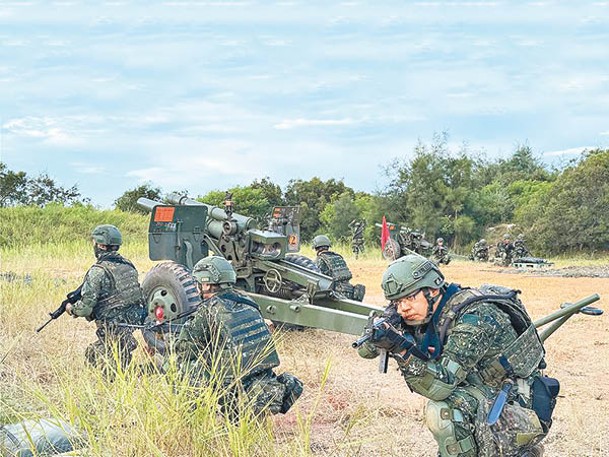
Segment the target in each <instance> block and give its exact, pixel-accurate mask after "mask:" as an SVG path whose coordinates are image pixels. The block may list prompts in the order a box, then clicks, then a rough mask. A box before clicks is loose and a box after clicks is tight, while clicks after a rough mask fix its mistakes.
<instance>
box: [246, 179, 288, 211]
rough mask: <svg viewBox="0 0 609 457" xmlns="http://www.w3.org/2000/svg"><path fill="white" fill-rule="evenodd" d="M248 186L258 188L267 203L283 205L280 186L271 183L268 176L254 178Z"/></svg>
mask: <svg viewBox="0 0 609 457" xmlns="http://www.w3.org/2000/svg"><path fill="white" fill-rule="evenodd" d="M249 187H250V188H252V189H260V190H261V191H262V195H263V196H264V198H265V199H266V201H267V202H268V203H269V205H271V206H282V205H284V201H283V192H282V191H281V187H280V186H279V185H278V184H275V183H273V182H272V181H271V179H270V178H269V177H268V176H267V177H265V178H262V179H260V180H257V179H256V180H254V182H252V183H251V184H250V186H249Z"/></svg>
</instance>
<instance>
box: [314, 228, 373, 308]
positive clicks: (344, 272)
mask: <svg viewBox="0 0 609 457" xmlns="http://www.w3.org/2000/svg"><path fill="white" fill-rule="evenodd" d="M331 247H332V243H331V242H330V238H328V237H327V236H326V235H317V236H316V237H315V238H313V249H315V252H316V253H317V259H316V260H315V263H316V264H317V266H318V267H319V269H320V270H321V272H322V273H323V274H325V275H326V276H330V277H331V278H332V279H334V290H335V291H336V292H339V293H341V294H342V295H344V296H345V297H347V298H349V299H351V300H357V301H362V300H363V299H364V294H365V290H366V289H365V287H364V286H363V285H362V284H356V285H355V286H353V285H352V284H351V283H350V282H349V280H350V279H351V278H352V277H353V275H352V274H351V270H349V267H348V266H347V262H345V259H344V258H343V256H342V255H340V254H337V253H336V252H333V251H330V248H331Z"/></svg>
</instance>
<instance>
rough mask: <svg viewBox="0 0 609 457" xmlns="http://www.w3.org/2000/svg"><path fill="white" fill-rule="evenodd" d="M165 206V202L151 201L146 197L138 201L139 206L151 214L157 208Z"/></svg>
mask: <svg viewBox="0 0 609 457" xmlns="http://www.w3.org/2000/svg"><path fill="white" fill-rule="evenodd" d="M164 204H165V203H163V202H157V201H156V200H151V199H149V198H146V197H140V198H138V199H137V205H138V206H139V207H140V208H142V209H145V210H146V211H148V212H151V211H152V209H153V208H154V207H155V206H158V205H164Z"/></svg>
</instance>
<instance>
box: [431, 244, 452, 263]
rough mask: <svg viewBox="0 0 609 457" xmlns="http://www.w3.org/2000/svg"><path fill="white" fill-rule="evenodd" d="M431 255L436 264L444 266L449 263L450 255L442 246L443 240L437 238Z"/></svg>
mask: <svg viewBox="0 0 609 457" xmlns="http://www.w3.org/2000/svg"><path fill="white" fill-rule="evenodd" d="M431 253H432V256H433V258H434V260H435V261H436V262H437V263H443V264H444V265H448V264H449V263H450V260H451V259H450V254H449V253H448V248H447V247H446V246H445V245H444V238H438V239H437V240H436V245H435V246H434V247H433V250H432V251H431Z"/></svg>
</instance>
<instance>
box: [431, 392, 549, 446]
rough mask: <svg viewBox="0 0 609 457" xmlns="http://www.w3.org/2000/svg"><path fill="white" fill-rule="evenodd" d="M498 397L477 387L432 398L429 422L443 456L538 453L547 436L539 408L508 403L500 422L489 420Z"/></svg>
mask: <svg viewBox="0 0 609 457" xmlns="http://www.w3.org/2000/svg"><path fill="white" fill-rule="evenodd" d="M493 400H494V398H487V397H485V396H484V395H483V394H482V393H481V391H480V390H478V389H476V388H474V387H464V388H457V389H455V391H454V392H453V393H452V394H451V395H450V396H449V397H448V398H446V399H445V400H444V401H430V402H429V403H428V404H427V408H426V422H427V425H428V427H429V429H430V430H431V432H432V434H433V435H434V438H435V439H436V441H437V442H438V445H439V447H440V449H439V455H440V456H442V457H498V456H501V457H519V456H525V455H537V454H534V453H533V454H530V453H529V452H535V450H536V449H537V447H538V445H539V443H540V442H541V440H542V439H543V438H544V437H545V433H544V431H543V429H542V426H541V423H540V421H539V419H538V417H537V415H536V414H535V411H533V410H532V409H529V408H525V407H522V406H520V405H519V404H518V403H517V402H508V403H507V404H506V405H505V406H504V408H503V411H502V413H501V416H500V418H499V420H498V421H497V423H495V424H494V425H488V424H487V423H486V420H487V416H488V413H489V411H490V409H491V407H492V404H493Z"/></svg>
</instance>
